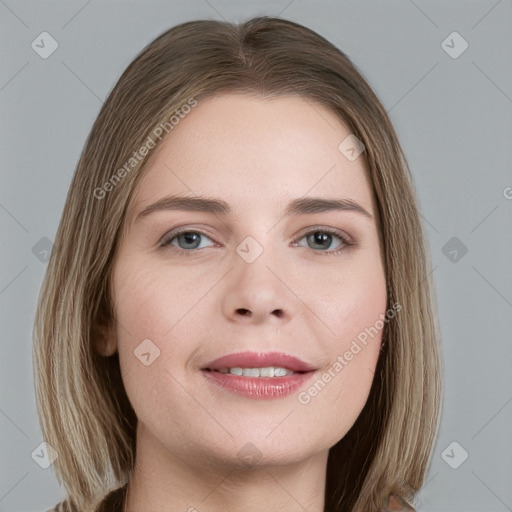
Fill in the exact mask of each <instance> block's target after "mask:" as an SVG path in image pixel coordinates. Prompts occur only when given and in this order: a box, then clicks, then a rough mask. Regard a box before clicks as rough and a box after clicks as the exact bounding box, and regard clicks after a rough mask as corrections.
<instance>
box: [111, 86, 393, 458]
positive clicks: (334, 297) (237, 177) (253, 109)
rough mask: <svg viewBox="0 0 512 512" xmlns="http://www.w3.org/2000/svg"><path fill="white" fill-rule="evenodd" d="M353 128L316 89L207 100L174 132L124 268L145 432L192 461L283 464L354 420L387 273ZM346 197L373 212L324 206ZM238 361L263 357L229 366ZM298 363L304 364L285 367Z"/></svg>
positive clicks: (124, 245)
mask: <svg viewBox="0 0 512 512" xmlns="http://www.w3.org/2000/svg"><path fill="white" fill-rule="evenodd" d="M349 135H350V130H349V129H348V128H347V127H346V126H344V125H343V124H342V123H341V122H340V120H339V119H338V117H337V116H336V115H335V114H334V113H332V112H331V111H329V110H327V109H326V108H325V107H323V106H321V105H318V104H314V103H311V102H306V101H305V100H303V99H301V98H299V97H292V96H288V97H281V98H279V99H272V100H265V99H261V98H256V97H254V96H249V95H242V94H237V95H235V94H229V95H221V96H217V97H215V98H211V99H207V100H204V101H202V102H200V103H199V104H198V105H197V106H196V107H195V108H193V109H192V110H191V112H190V113H189V114H188V115H187V116H186V117H185V118H184V119H181V120H180V122H179V124H178V125H177V126H175V127H174V128H173V130H172V131H171V132H170V134H169V136H168V137H167V138H166V139H164V140H163V142H162V146H161V147H159V149H158V154H157V155H156V159H155V160H154V161H153V162H152V164H151V166H150V168H148V169H147V174H146V175H145V176H144V179H143V180H142V181H141V183H140V185H139V188H138V189H137V191H136V194H135V196H134V198H133V200H132V203H131V204H130V208H129V212H128V216H127V220H126V226H125V233H124V234H125V236H124V237H123V238H122V240H121V243H120V246H119V251H118V253H117V255H116V260H115V262H114V270H113V280H112V287H113V298H114V304H115V309H116V313H117V324H116V331H117V350H118V352H119V358H120V365H121V371H122V375H123V381H124V385H125V388H126V392H127V394H128V397H129V399H130V401H131V404H132V406H133V408H134V410H135V412H136V414H137V416H138V420H139V425H138V432H137V442H138V443H140V442H143V441H142V439H144V442H145V443H150V444H152V445H153V447H155V446H158V447H159V450H160V453H165V454H166V455H165V456H166V457H167V456H168V457H170V458H173V459H174V460H180V461H186V463H187V464H196V463H197V464H198V465H199V464H202V465H203V466H204V465H205V461H206V460H208V461H210V462H211V463H215V464H223V465H231V466H233V465H242V464H244V465H245V464H248V463H249V464H256V465H257V464H266V463H274V464H284V463H291V462H297V461H301V460H306V459H308V458H311V457H314V456H325V457H326V455H327V451H328V449H329V448H330V447H331V446H333V445H334V444H335V443H336V442H337V441H339V440H340V439H341V438H342V437H343V436H344V435H345V434H346V432H347V431H348V430H349V429H350V427H351V426H352V425H353V423H354V422H355V420H356V418H357V417H358V415H359V413H360V412H361V410H362V408H363V406H364V404H365V402H366V400H367V397H368V393H369V390H370V387H371V383H372V379H373V375H374V369H375V365H376V362H377V358H378V354H379V350H380V344H381V334H382V330H378V332H377V333H376V334H375V331H376V329H375V326H376V325H377V326H382V321H380V320H381V319H382V315H384V313H385V310H386V280H385V274H384V268H383V265H382V261H381V255H380V250H379V238H378V231H377V227H376V220H375V215H374V211H373V208H372V201H371V194H370V189H369V186H368V183H367V181H366V178H365V172H364V168H363V161H362V157H361V158H356V157H357V150H358V148H357V146H354V144H353V141H351V139H347V140H345V139H346V138H347V137H348V136H349ZM343 141H345V142H343ZM341 143H343V144H341ZM340 144H341V146H340ZM340 148H341V149H340ZM351 148H354V150H355V151H352V150H351ZM118 186H123V185H122V183H120V184H119V185H118ZM171 196H173V197H174V198H175V199H176V198H178V197H180V198H183V197H185V198H193V197H200V198H208V199H209V200H212V201H216V202H219V203H221V206H219V205H218V204H217V203H209V204H203V205H201V204H199V203H197V202H196V203H194V204H195V207H194V205H192V204H191V203H185V202H183V201H182V202H181V203H179V202H175V203H172V202H170V201H167V200H168V199H169V198H170V197H171ZM313 198H314V199H313ZM340 200H346V201H350V202H352V203H353V204H357V205H359V207H360V208H361V211H358V210H357V209H345V208H334V207H333V204H332V203H321V202H320V201H340ZM166 201H167V202H166ZM154 205H156V206H154ZM290 205H291V206H290ZM364 210H365V211H366V212H367V213H368V214H369V215H366V214H364V213H363V212H364ZM143 212H144V213H143ZM178 231H179V232H181V235H180V234H178ZM183 231H185V232H186V233H185V234H183ZM372 329H373V330H372ZM368 333H371V334H368ZM240 353H245V354H242V356H241V357H239V356H236V355H235V356H233V358H232V359H230V360H224V361H218V362H217V363H215V360H217V359H218V358H221V357H224V356H228V355H232V354H240ZM247 353H252V354H249V355H247ZM276 354H281V355H282V354H284V356H278V355H276ZM261 355H263V356H262V357H261V359H259V356H261ZM291 358H297V359H298V360H300V361H299V362H297V360H295V359H291ZM239 367H245V368H246V370H248V369H251V368H252V369H253V370H252V372H248V371H246V372H244V373H246V374H248V375H241V376H238V375H237V373H240V370H237V369H234V370H230V372H229V373H227V374H226V373H225V372H226V368H239ZM257 367H259V368H262V367H264V368H265V369H264V370H263V371H262V372H261V373H262V374H263V376H261V374H260V373H259V372H258V371H257V370H256V371H255V370H254V368H257ZM271 367H273V368H276V367H277V368H282V369H281V370H279V369H278V370H277V372H276V371H275V370H272V369H271ZM283 369H284V370H289V371H290V370H291V371H293V372H294V373H293V374H291V375H289V376H285V377H279V376H277V377H276V376H274V377H271V376H270V375H271V374H272V372H274V374H275V373H277V375H279V374H280V372H283V371H284V370H283ZM308 369H309V370H312V371H308V372H306V373H300V372H303V371H305V370H308ZM258 374H259V375H260V376H259V377H258V376H256V375H258ZM251 375H254V376H251ZM265 375H267V376H265Z"/></svg>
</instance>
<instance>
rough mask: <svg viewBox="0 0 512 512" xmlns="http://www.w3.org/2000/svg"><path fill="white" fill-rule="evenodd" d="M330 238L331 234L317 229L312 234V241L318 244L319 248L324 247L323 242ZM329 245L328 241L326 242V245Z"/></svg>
mask: <svg viewBox="0 0 512 512" xmlns="http://www.w3.org/2000/svg"><path fill="white" fill-rule="evenodd" d="M330 238H331V235H329V234H327V233H322V232H321V231H317V232H316V233H315V234H314V235H313V239H314V243H315V244H317V245H320V246H321V248H324V247H325V243H326V242H329V239H330ZM329 245H330V243H327V246H329Z"/></svg>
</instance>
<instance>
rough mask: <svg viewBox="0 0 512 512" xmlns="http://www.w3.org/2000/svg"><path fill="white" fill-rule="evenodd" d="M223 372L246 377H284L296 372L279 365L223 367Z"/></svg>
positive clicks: (221, 370)
mask: <svg viewBox="0 0 512 512" xmlns="http://www.w3.org/2000/svg"><path fill="white" fill-rule="evenodd" d="M219 372H221V373H231V374H232V375H243V376H244V377H284V376H285V375H293V374H294V373H295V372H293V371H292V370H288V369H286V368H281V367H279V366H267V367H265V368H239V367H236V368H222V369H220V370H219Z"/></svg>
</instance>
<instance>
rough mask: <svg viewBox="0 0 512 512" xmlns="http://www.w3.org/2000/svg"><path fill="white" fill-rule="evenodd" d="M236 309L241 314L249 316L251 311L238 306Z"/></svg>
mask: <svg viewBox="0 0 512 512" xmlns="http://www.w3.org/2000/svg"><path fill="white" fill-rule="evenodd" d="M236 311H237V313H240V314H241V315H244V316H249V315H250V314H251V312H250V311H249V310H248V309H244V308H239V309H237V310H236Z"/></svg>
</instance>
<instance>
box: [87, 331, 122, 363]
mask: <svg viewBox="0 0 512 512" xmlns="http://www.w3.org/2000/svg"><path fill="white" fill-rule="evenodd" d="M92 333H93V334H92V335H93V340H92V342H93V344H94V347H95V349H96V352H98V354H100V355H102V356H104V357H109V356H111V355H113V354H115V353H116V351H117V336H116V333H115V330H114V329H113V328H112V327H111V326H108V325H105V324H96V325H94V327H93V330H92Z"/></svg>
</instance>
